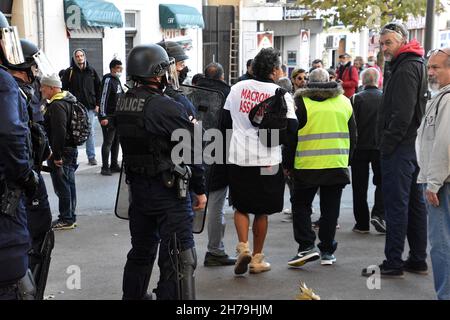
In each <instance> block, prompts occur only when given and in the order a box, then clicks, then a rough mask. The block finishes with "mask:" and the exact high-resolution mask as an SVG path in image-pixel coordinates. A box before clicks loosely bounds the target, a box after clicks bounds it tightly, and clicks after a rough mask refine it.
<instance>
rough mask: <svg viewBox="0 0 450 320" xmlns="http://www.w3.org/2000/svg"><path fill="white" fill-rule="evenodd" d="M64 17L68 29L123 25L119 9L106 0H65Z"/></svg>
mask: <svg viewBox="0 0 450 320" xmlns="http://www.w3.org/2000/svg"><path fill="white" fill-rule="evenodd" d="M64 19H65V21H66V26H67V28H68V29H81V28H83V27H103V28H107V27H110V28H122V27H123V21H122V14H121V13H120V11H119V9H117V7H116V6H115V5H114V4H112V3H111V2H107V1H104V0H64Z"/></svg>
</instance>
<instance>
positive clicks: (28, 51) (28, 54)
mask: <svg viewBox="0 0 450 320" xmlns="http://www.w3.org/2000/svg"><path fill="white" fill-rule="evenodd" d="M20 44H21V46H22V52H23V57H24V59H25V62H24V63H21V64H18V65H15V66H11V69H13V70H23V71H26V70H29V69H31V67H32V66H35V65H36V61H35V60H34V59H35V58H34V57H35V55H37V54H38V53H39V48H38V47H37V46H36V45H35V44H34V43H33V42H31V41H29V40H26V39H20Z"/></svg>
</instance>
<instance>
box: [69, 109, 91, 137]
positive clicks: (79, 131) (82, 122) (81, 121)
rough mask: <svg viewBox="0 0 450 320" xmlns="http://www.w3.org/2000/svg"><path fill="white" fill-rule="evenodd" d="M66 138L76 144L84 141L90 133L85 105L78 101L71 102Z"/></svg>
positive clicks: (89, 123)
mask: <svg viewBox="0 0 450 320" xmlns="http://www.w3.org/2000/svg"><path fill="white" fill-rule="evenodd" d="M68 132H69V135H68V139H69V140H70V141H71V142H72V143H73V144H74V145H76V146H81V145H82V144H83V143H85V142H86V140H87V139H88V137H89V135H90V134H91V122H90V120H89V116H88V111H87V109H86V107H85V106H84V105H83V104H82V103H81V102H79V101H77V102H75V103H73V104H72V109H71V115H70V123H69V130H68Z"/></svg>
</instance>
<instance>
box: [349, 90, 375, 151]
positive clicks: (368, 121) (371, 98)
mask: <svg viewBox="0 0 450 320" xmlns="http://www.w3.org/2000/svg"><path fill="white" fill-rule="evenodd" d="M382 98H383V91H381V90H380V89H378V88H377V87H366V88H365V89H364V90H363V91H361V92H359V93H357V94H355V95H354V96H353V97H352V99H351V102H352V106H353V116H354V117H355V121H356V126H357V128H358V143H357V144H356V148H357V149H359V150H378V145H377V142H376V141H377V138H376V126H377V125H376V124H377V122H376V120H377V116H378V110H379V109H380V106H381V100H382Z"/></svg>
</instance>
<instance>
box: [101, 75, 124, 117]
mask: <svg viewBox="0 0 450 320" xmlns="http://www.w3.org/2000/svg"><path fill="white" fill-rule="evenodd" d="M122 93H123V88H122V83H121V82H120V79H119V78H117V77H115V76H113V75H112V74H111V73H108V74H106V75H105V76H104V77H103V80H102V97H101V100H100V110H99V112H98V119H99V120H104V119H106V118H107V116H112V115H113V114H114V111H116V106H117V100H118V99H119V95H120V94H122Z"/></svg>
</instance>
